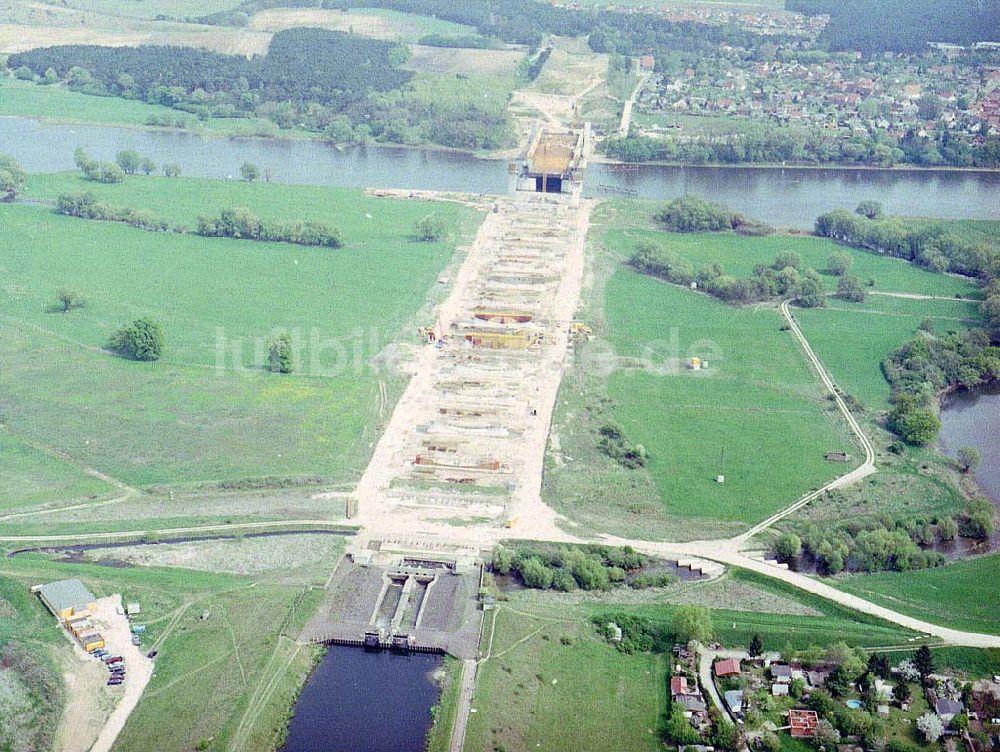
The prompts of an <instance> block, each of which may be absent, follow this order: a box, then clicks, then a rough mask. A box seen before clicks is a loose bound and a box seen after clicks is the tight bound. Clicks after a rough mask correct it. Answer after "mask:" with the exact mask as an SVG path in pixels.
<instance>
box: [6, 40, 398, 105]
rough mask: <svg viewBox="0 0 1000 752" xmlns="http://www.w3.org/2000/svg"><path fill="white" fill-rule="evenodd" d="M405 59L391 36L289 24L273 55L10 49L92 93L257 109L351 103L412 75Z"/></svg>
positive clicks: (17, 59)
mask: <svg viewBox="0 0 1000 752" xmlns="http://www.w3.org/2000/svg"><path fill="white" fill-rule="evenodd" d="M404 59H405V51H403V50H400V49H399V48H397V47H396V46H395V45H393V44H391V43H389V42H382V41H378V40H374V39H365V38H360V37H355V36H351V35H350V34H344V33H341V32H336V31H324V30H321V29H290V30H288V31H282V32H279V33H278V34H275V35H274V38H273V39H272V40H271V46H270V48H269V50H268V53H267V55H265V56H263V57H253V58H250V59H247V58H245V57H241V56H237V55H220V54H218V53H215V52H208V51H205V50H197V49H193V48H190V47H161V46H154V45H145V46H142V47H99V46H95V45H66V46H62V47H46V48H42V49H35V50H31V51H29V52H23V53H20V54H17V55H11V57H10V58H9V59H8V61H7V65H8V67H10V68H12V69H18V68H21V67H22V66H23V67H26V68H28V69H30V70H31V71H32V72H33V73H35V74H36V75H39V76H42V75H44V74H45V72H46V71H47V70H49V69H52V70H53V71H54V72H55V74H56V75H57V76H59V77H60V78H66V79H68V80H69V82H70V84H71V85H75V86H77V87H78V88H80V89H81V90H82V91H84V92H86V93H93V94H112V95H118V96H126V97H129V98H134V99H143V100H145V101H147V102H151V103H155V104H165V105H167V106H176V105H178V104H180V103H187V104H189V105H191V106H193V107H196V106H197V105H207V104H221V105H228V106H230V107H232V108H233V109H234V110H237V111H240V110H242V111H252V110H253V109H254V107H255V106H256V105H257V104H259V103H260V102H262V101H289V100H290V101H293V102H316V103H320V104H323V105H330V106H333V107H337V108H342V107H345V106H346V105H348V104H349V103H351V102H352V101H356V100H358V99H361V98H363V97H364V96H365V95H366V94H367V93H368V91H370V90H373V91H388V90H390V89H395V88H398V87H400V86H402V85H403V84H405V83H407V82H408V81H409V80H410V79H411V77H412V76H413V74H412V73H411V72H409V71H405V70H402V69H400V68H399V67H398V64H399V63H400V62H402V61H403V60H404Z"/></svg>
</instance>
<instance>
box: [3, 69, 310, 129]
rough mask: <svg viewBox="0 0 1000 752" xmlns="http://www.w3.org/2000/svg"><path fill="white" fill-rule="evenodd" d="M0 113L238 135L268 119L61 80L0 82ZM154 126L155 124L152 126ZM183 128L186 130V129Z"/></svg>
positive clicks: (267, 127) (89, 122)
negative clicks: (207, 112) (205, 113)
mask: <svg viewBox="0 0 1000 752" xmlns="http://www.w3.org/2000/svg"><path fill="white" fill-rule="evenodd" d="M0 115H2V116H9V117H13V116H22V117H36V118H42V119H45V120H52V121H55V122H60V123H81V124H82V123H86V124H93V125H122V126H128V127H136V128H138V127H147V126H148V123H149V120H150V118H151V117H152V118H158V119H162V118H169V120H170V122H177V121H178V119H179V120H180V121H181V122H183V123H186V124H187V125H188V128H187V129H189V130H192V131H194V132H196V133H200V134H202V135H218V136H241V135H254V134H257V133H262V132H268V129H269V128H271V126H270V125H268V121H265V120H264V119H262V118H250V119H247V118H209V119H208V120H205V121H200V120H198V118H196V117H194V116H193V115H190V114H188V113H186V112H181V111H180V110H175V109H172V108H170V107H164V106H163V105H158V104H147V103H146V102H140V101H137V100H134V99H122V98H121V97H97V96H93V95H90V94H81V93H79V92H76V91H71V90H70V89H68V88H66V87H65V86H63V85H62V84H56V85H52V86H40V85H38V84H34V83H30V82H26V81H15V80H5V81H3V82H0ZM154 127H156V126H154ZM187 129H186V130H187ZM282 135H284V136H285V137H288V138H291V137H296V136H299V137H301V136H306V135H308V134H307V133H306V131H303V130H301V129H295V128H292V129H289V130H287V131H283V132H282Z"/></svg>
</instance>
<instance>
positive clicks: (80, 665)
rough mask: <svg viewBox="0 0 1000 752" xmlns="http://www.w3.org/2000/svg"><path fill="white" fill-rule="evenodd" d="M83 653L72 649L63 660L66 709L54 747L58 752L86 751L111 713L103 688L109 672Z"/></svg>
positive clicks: (105, 689) (109, 702) (104, 688)
mask: <svg viewBox="0 0 1000 752" xmlns="http://www.w3.org/2000/svg"><path fill="white" fill-rule="evenodd" d="M82 652H83V651H82V649H81V648H79V646H74V650H73V652H72V653H71V654H68V655H67V656H66V658H65V659H64V669H63V680H64V683H65V686H66V706H65V707H64V708H63V713H62V717H61V718H60V719H59V728H58V731H57V732H56V744H55V749H58V750H60V752H87V750H89V749H90V747H91V745H92V744H93V743H94V741H95V740H96V739H97V736H98V734H100V733H101V729H102V728H103V727H104V721H105V719H106V718H107V716H108V714H109V712H110V705H111V698H110V697H109V696H108V693H107V688H106V687H105V682H106V681H107V674H108V672H107V670H106V669H105V668H104V665H103V664H101V663H100V662H99V661H95V660H92V659H90V658H85V657H83V655H82Z"/></svg>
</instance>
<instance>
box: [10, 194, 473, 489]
mask: <svg viewBox="0 0 1000 752" xmlns="http://www.w3.org/2000/svg"><path fill="white" fill-rule="evenodd" d="M80 182H82V181H77V180H76V178H74V177H70V176H66V175H63V176H57V177H53V178H35V177H33V178H32V187H31V189H30V190H31V194H32V195H34V196H38V197H42V198H44V197H46V196H48V197H51V195H54V194H58V193H61V192H63V191H64V190H66V189H70V188H75V189H80V188H84V187H89V186H85V185H81V184H79V183H80ZM36 188H37V192H35V191H36ZM115 189H120V190H118V191H116V190H115ZM46 190H49V191H50V192H49V193H46ZM95 193H97V194H98V195H99V197H100V198H101V199H102V200H106V201H108V202H111V203H116V204H118V205H122V206H125V205H127V206H135V207H144V208H149V209H151V210H152V211H154V212H155V213H157V214H158V215H159V216H163V217H165V218H167V219H169V220H170V221H171V222H176V223H183V224H187V225H188V226H191V225H193V224H194V223H195V221H196V217H197V215H198V214H200V213H211V212H216V211H218V210H219V209H221V208H223V207H225V206H234V205H236V206H246V207H249V208H251V209H253V210H254V211H258V212H259V213H260V215H261V216H262V217H264V218H266V219H272V220H291V219H312V220H317V221H323V222H326V223H328V224H331V225H334V226H337V227H339V228H340V229H341V230H342V232H343V235H344V238H345V241H346V244H345V247H344V248H341V249H336V250H334V249H317V248H305V247H301V246H293V245H288V244H278V243H257V242H250V241H242V240H231V239H216V238H202V237H199V236H196V235H191V234H177V233H154V232H146V231H143V230H138V229H133V228H130V227H126V226H124V225H120V224H112V223H105V222H96V221H89V220H82V219H75V218H70V217H63V216H59V215H56V214H55V213H54V212H53V211H52V210H50V209H48V208H45V207H40V206H25V205H13V206H11V205H6V206H2V207H0V227H2V229H0V242H2V244H3V246H4V249H5V253H4V259H3V262H2V265H3V268H4V274H5V277H4V278H5V284H6V285H7V289H9V290H10V291H11V292H12V294H10V295H7V296H4V297H3V298H2V299H0V317H2V318H3V320H4V327H3V330H2V334H0V359H2V360H3V361H4V362H5V363H9V364H11V367H9V368H5V369H4V371H3V373H2V374H0V389H2V390H3V392H4V394H5V404H4V421H5V424H6V426H7V428H8V430H9V431H10V432H11V433H12V434H14V435H16V436H23V437H26V438H27V439H28V440H32V441H37V442H41V443H44V444H46V445H47V446H52V447H54V448H56V449H58V450H60V451H62V452H64V453H65V454H66V455H68V456H69V457H72V458H73V459H74V460H75V461H78V462H80V463H82V464H85V465H87V466H90V467H94V468H96V469H99V470H102V471H104V472H107V473H108V474H110V475H112V476H115V477H118V478H121V479H123V480H126V481H128V482H130V483H134V484H139V485H144V484H151V483H178V482H193V481H213V480H227V479H234V478H244V477H260V476H268V475H278V476H298V475H303V474H310V475H318V476H322V477H325V478H328V479H333V480H349V479H350V478H352V477H356V474H357V473H359V472H360V471H361V470H362V469H363V467H364V463H365V461H366V458H367V453H368V448H369V444H370V442H371V441H373V440H374V438H375V437H376V435H377V430H378V422H379V421H380V420H381V419H383V418H385V417H386V414H387V413H386V411H387V410H389V409H391V404H380V399H379V394H380V387H379V384H380V381H382V382H387V384H386V386H387V387H388V389H387V395H388V396H389V397H390V398H391V395H392V394H393V393H394V391H395V390H397V389H398V386H399V384H398V381H399V379H398V377H394V376H393V375H392V372H391V370H389V371H387V370H384V369H381V368H378V367H376V366H375V365H374V364H373V363H372V359H373V358H376V357H377V356H379V355H380V354H385V353H386V352H387V351H386V347H387V346H388V345H389V344H390V343H391V342H393V341H395V340H396V339H397V338H398V337H399V336H405V335H407V334H408V332H409V327H410V326H411V325H412V324H413V323H415V317H416V315H417V313H418V311H419V310H420V309H421V307H422V306H423V305H424V304H425V302H426V301H427V299H428V295H429V294H430V292H431V291H432V288H433V287H434V281H435V280H436V279H437V276H438V274H439V273H440V271H441V270H442V269H443V268H444V266H445V265H446V264H448V263H449V262H450V261H451V259H452V255H453V249H454V245H455V243H456V242H457V241H459V240H460V239H462V238H464V237H467V235H468V234H469V233H471V232H472V231H473V229H474V227H475V224H476V221H477V217H476V213H475V212H473V211H471V210H466V209H464V208H461V207H457V206H454V205H448V204H440V205H437V204H436V205H430V204H427V203H422V202H406V201H393V200H387V199H369V198H365V197H363V196H362V195H361V194H360V192H359V191H356V190H349V189H328V188H305V187H299V186H296V187H292V186H276V185H263V184H261V185H247V184H236V183H232V182H230V183H227V182H219V181H199V180H185V179H175V180H171V179H167V178H139V177H133V178H130V179H129V180H127V181H126V183H125V184H123V185H120V186H101V187H100V188H96V187H95ZM432 212H434V213H438V214H440V215H442V216H443V217H444V218H445V219H446V221H447V223H448V225H449V227H450V229H451V237H450V238H449V239H448V240H447V241H442V242H434V243H420V242H417V241H415V240H414V239H413V237H412V232H413V230H412V228H413V224H414V222H415V221H416V220H417V219H419V218H420V217H422V216H425V215H427V214H429V213H432ZM63 287H67V288H71V289H73V290H76V291H77V292H79V293H80V294H82V295H83V296H84V297H85V298H86V299H87V303H86V306H85V307H83V308H81V309H77V310H73V311H71V312H69V313H66V314H64V313H61V312H58V310H57V308H56V298H55V296H56V292H57V291H58V290H59V289H60V288H63ZM140 316H150V317H152V318H154V319H156V320H157V321H159V322H160V323H161V324H162V326H163V328H164V333H165V340H166V344H165V348H164V355H163V358H162V360H161V361H159V362H156V363H135V362H130V361H126V360H123V359H120V358H116V357H114V356H112V355H110V354H108V353H107V352H104V351H103V350H102V349H101V348H102V346H103V345H104V343H105V342H106V341H107V339H108V336H109V335H110V333H111V332H112V331H113V330H114V329H115V328H117V327H118V326H121V325H122V324H124V323H127V322H129V321H131V320H133V319H135V318H138V317H140ZM283 330H284V331H288V332H290V333H291V334H292V335H293V339H294V340H295V342H296V346H297V347H298V348H299V351H300V359H299V367H298V369H297V372H296V373H293V374H291V375H290V376H275V375H271V374H268V373H266V372H264V371H263V369H262V368H261V367H260V362H261V358H262V356H263V354H264V353H265V352H266V343H267V340H268V338H269V337H270V336H272V335H273V334H274V333H275V332H277V331H283Z"/></svg>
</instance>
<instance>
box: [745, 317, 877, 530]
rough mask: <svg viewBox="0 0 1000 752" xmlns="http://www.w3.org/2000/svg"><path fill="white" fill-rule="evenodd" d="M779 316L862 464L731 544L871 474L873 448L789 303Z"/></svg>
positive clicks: (760, 523)
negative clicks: (856, 448) (840, 418)
mask: <svg viewBox="0 0 1000 752" xmlns="http://www.w3.org/2000/svg"><path fill="white" fill-rule="evenodd" d="M781 315H782V316H784V317H785V321H786V322H788V325H789V326H790V327H791V330H792V333H793V334H794V335H795V338H796V339H797V340H798V341H799V344H800V345H801V346H802V350H803V352H804V353H805V356H806V359H807V360H808V361H809V364H810V365H811V366H812V368H813V370H814V371H816V374H817V375H818V376H819V378H820V381H822V382H823V386H825V387H826V389H827V391H828V392H829V393H830V394H831V395H832V396H833V399H834V401H835V402H836V405H837V408H838V409H839V410H840V412H841V414H842V415H843V416H844V419H845V420H846V421H847V425H848V427H849V428H850V429H851V433H852V434H854V437H855V438H856V439H857V441H858V443H859V444H860V445H861V448H862V450H863V451H864V453H865V459H864V462H862V463H861V464H860V465H858V467H856V468H854V469H853V470H851V471H850V472H848V473H845V474H844V475H841V476H840V477H839V478H836V479H834V480H832V481H831V482H829V483H827V484H826V485H825V486H823V487H822V488H819V489H817V490H815V491H813V492H812V493H809V494H806V495H805V496H803V497H802V498H801V499H799V500H798V501H796V502H795V503H794V504H792V505H791V506H788V507H786V508H785V509H783V510H781V511H780V512H777V513H776V514H773V515H771V516H770V517H768V518H767V519H766V520H763V521H762V522H759V523H757V524H756V525H754V526H753V527H751V528H750V529H749V530H747V531H746V532H745V533H742V534H741V535H738V536H737V537H736V538H734V540H735V541H738V542H740V543H743V542H746V541H748V540H750V539H751V538H753V537H754V536H755V535H757V534H758V533H760V532H762V531H764V530H767V528H769V527H771V526H772V525H774V524H775V523H776V522H779V521H780V520H783V519H784V518H785V517H787V516H788V515H790V514H793V513H794V512H797V511H798V510H799V509H801V508H802V507H804V506H805V505H806V504H808V503H809V502H811V501H813V500H814V499H817V498H819V497H820V496H822V495H823V494H825V493H826V492H827V491H832V490H833V489H835V488H841V487H843V486H847V485H850V484H852V483H856V482H857V481H859V480H861V479H862V478H865V477H867V476H869V475H871V474H872V473H874V472H875V447H874V446H873V445H872V442H871V440H870V439H869V438H868V435H867V434H866V433H865V432H864V430H863V429H862V428H861V425H860V424H859V423H858V421H857V419H856V418H855V417H854V415H853V414H852V413H851V411H850V409H849V408H848V407H847V403H846V402H844V399H843V397H841V396H840V393H839V392H838V391H837V387H836V386H835V385H834V383H833V379H831V378H830V374H829V373H827V371H826V368H824V367H823V363H822V362H820V359H819V357H817V355H816V353H815V352H814V351H813V349H812V347H811V346H810V345H809V341H808V340H807V339H806V338H805V335H804V334H803V333H802V330H801V329H800V328H799V325H798V323H797V322H796V321H795V317H794V316H793V315H792V313H791V311H790V310H789V301H787V300H786V301H784V302H782V304H781Z"/></svg>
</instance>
